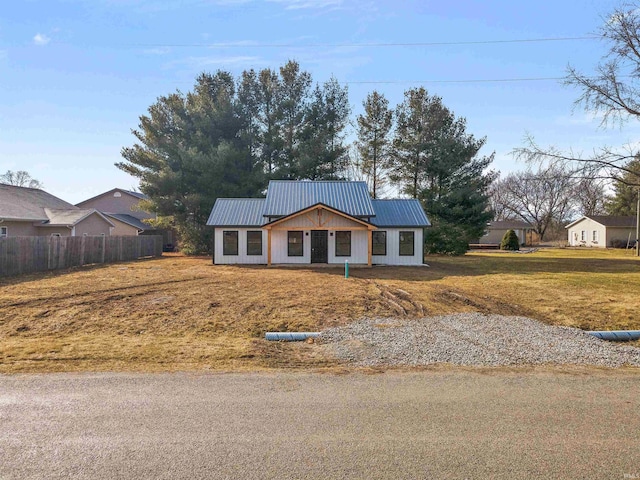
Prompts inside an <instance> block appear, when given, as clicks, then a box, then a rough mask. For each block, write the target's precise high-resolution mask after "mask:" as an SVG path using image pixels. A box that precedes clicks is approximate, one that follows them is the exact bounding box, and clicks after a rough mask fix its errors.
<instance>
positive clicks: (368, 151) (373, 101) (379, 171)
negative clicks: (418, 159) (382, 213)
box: [357, 91, 393, 198]
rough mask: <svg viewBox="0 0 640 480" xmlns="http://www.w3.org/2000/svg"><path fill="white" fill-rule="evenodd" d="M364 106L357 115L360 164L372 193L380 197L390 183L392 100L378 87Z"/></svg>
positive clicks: (363, 103)
mask: <svg viewBox="0 0 640 480" xmlns="http://www.w3.org/2000/svg"><path fill="white" fill-rule="evenodd" d="M362 106H363V107H364V114H363V115H358V143H357V147H358V153H359V154H360V159H361V162H360V168H361V171H362V174H363V175H364V176H365V178H367V180H368V182H369V188H370V189H371V196H372V197H373V198H378V197H379V195H380V193H381V191H382V190H383V189H384V187H385V185H386V183H387V175H388V168H389V165H390V159H389V147H390V138H389V134H390V132H391V127H392V124H393V111H392V110H391V109H389V101H388V100H387V99H386V98H385V97H384V95H382V94H381V93H378V92H377V91H374V92H373V93H370V94H369V95H367V98H366V100H365V101H364V102H362Z"/></svg>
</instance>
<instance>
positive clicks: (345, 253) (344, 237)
mask: <svg viewBox="0 0 640 480" xmlns="http://www.w3.org/2000/svg"><path fill="white" fill-rule="evenodd" d="M350 256H351V232H336V257H350Z"/></svg>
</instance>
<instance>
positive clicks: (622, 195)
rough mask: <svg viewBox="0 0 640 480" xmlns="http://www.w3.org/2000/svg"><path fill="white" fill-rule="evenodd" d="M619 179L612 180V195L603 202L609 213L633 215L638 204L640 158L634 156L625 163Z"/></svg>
mask: <svg viewBox="0 0 640 480" xmlns="http://www.w3.org/2000/svg"><path fill="white" fill-rule="evenodd" d="M625 168H626V169H627V170H630V172H629V171H625V172H624V173H623V174H622V176H621V177H620V179H618V180H614V182H613V196H612V197H611V198H610V199H609V200H608V201H607V203H606V204H605V209H606V211H607V213H608V214H609V215H635V214H636V210H637V206H638V186H637V185H639V184H640V159H639V158H635V159H633V160H631V161H630V162H628V163H627V164H626V165H625Z"/></svg>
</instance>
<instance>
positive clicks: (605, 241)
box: [565, 215, 636, 248]
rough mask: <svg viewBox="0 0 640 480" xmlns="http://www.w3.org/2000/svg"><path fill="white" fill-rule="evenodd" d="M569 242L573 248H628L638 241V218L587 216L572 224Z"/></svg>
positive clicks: (569, 227) (567, 227)
mask: <svg viewBox="0 0 640 480" xmlns="http://www.w3.org/2000/svg"><path fill="white" fill-rule="evenodd" d="M565 228H566V229H567V235H568V242H569V245H571V246H572V247H598V248H607V247H626V246H627V244H629V245H634V244H635V240H636V217H633V216H631V217H622V216H605V215H598V216H595V215H594V216H589V217H587V216H585V217H582V218H580V219H579V220H576V221H575V222H573V223H570V224H569V225H567V226H566V227H565Z"/></svg>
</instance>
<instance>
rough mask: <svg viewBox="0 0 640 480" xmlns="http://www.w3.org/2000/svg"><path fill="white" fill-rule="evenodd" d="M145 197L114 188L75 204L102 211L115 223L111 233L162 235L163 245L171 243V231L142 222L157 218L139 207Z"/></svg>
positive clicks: (142, 194) (141, 194) (137, 193)
mask: <svg viewBox="0 0 640 480" xmlns="http://www.w3.org/2000/svg"><path fill="white" fill-rule="evenodd" d="M147 199H148V197H147V196H146V195H145V194H144V193H140V192H132V191H130V190H124V189H122V188H114V189H112V190H109V191H108V192H104V193H101V194H100V195H96V196H95V197H91V198H89V199H87V200H84V201H82V202H80V203H78V204H77V206H78V207H81V208H87V207H90V208H95V209H97V210H100V211H101V212H104V214H105V215H106V216H107V217H108V218H109V220H110V221H111V222H113V224H114V225H115V229H114V231H113V235H162V237H163V244H164V245H165V246H167V245H170V244H173V232H172V231H170V230H160V229H155V228H153V227H151V226H150V225H149V224H147V223H145V222H144V220H155V219H156V218H157V216H156V214H155V213H151V212H147V211H145V210H142V208H141V207H140V201H141V200H147ZM171 248H172V247H171Z"/></svg>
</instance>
